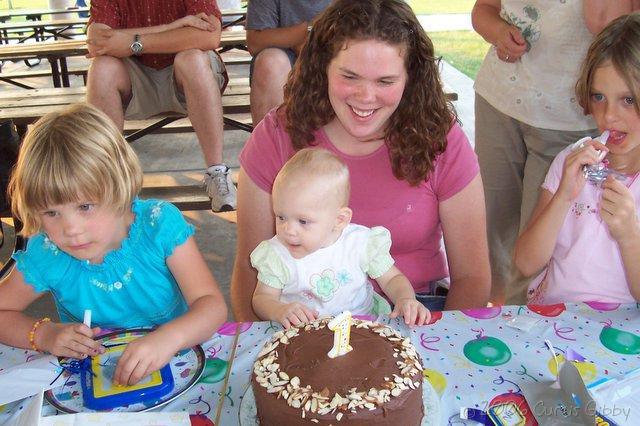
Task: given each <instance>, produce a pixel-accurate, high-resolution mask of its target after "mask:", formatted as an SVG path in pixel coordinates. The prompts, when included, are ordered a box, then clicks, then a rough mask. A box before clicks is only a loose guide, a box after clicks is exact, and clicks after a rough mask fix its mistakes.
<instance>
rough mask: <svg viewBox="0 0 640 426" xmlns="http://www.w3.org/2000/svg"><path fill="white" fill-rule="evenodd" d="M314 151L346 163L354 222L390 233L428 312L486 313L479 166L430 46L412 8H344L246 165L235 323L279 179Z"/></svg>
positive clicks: (366, 4) (371, 4)
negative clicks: (293, 161)
mask: <svg viewBox="0 0 640 426" xmlns="http://www.w3.org/2000/svg"><path fill="white" fill-rule="evenodd" d="M306 146H318V147H322V148H324V149H328V150H330V151H331V152H333V153H335V154H336V155H337V156H339V157H340V158H341V159H342V160H343V161H344V162H345V163H346V164H347V166H348V167H349V172H350V176H351V178H350V183H351V199H350V203H349V207H350V208H351V209H352V210H353V222H354V223H358V224H362V225H365V226H376V225H382V226H384V227H386V228H387V229H389V230H390V232H391V237H392V241H393V245H392V247H391V255H392V256H393V258H394V259H395V261H396V265H397V266H398V268H399V269H400V270H401V271H402V272H403V273H404V274H405V275H406V276H407V277H408V278H409V280H410V281H411V283H412V285H413V287H414V289H415V291H416V293H418V296H422V298H423V299H424V300H425V302H424V303H425V305H427V307H429V308H431V309H434V308H435V309H436V310H437V309H442V308H443V307H446V308H447V309H461V308H467V307H479V306H485V305H486V302H487V300H488V297H489V290H490V272H489V261H488V254H487V242H486V231H485V210H484V195H483V192H482V182H481V180H480V175H479V168H478V162H477V158H476V156H475V154H474V152H473V150H472V149H471V146H470V145H469V143H468V141H467V138H466V136H465V135H464V133H463V132H462V130H461V129H460V127H459V125H458V124H457V122H456V115H455V112H454V110H453V107H452V105H451V104H450V103H449V102H448V101H447V99H446V97H445V94H444V92H443V90H442V83H441V81H440V77H439V73H438V59H437V58H435V57H434V51H433V45H432V43H431V41H430V40H429V38H428V37H427V36H426V34H425V32H424V30H423V29H422V27H421V26H420V23H419V22H418V20H417V19H416V17H415V15H414V14H413V12H412V11H411V9H410V7H409V6H407V4H406V3H405V2H404V1H401V0H374V1H371V0H338V1H336V2H334V3H333V4H332V5H331V6H330V7H329V8H328V9H326V10H325V12H324V13H323V14H322V15H320V17H319V19H318V20H317V21H316V22H315V24H314V26H313V29H312V30H311V31H310V33H309V38H308V40H307V44H306V45H305V46H304V47H303V49H302V52H301V54H300V57H299V59H298V62H297V63H296V66H295V68H294V70H293V72H292V74H291V75H290V77H289V81H288V83H287V85H286V87H285V100H284V103H283V105H282V106H281V107H279V108H278V109H275V110H272V111H271V112H270V113H269V114H267V115H266V116H265V118H264V119H263V120H262V121H261V122H260V123H259V124H258V125H257V126H256V129H255V130H254V132H253V134H252V135H251V137H250V139H249V141H248V142H247V144H246V146H245V148H244V150H243V151H242V154H241V156H240V163H241V165H242V168H241V170H240V176H239V182H238V246H237V252H236V262H235V265H234V273H233V278H232V284H231V300H232V306H233V310H234V315H235V318H236V320H238V321H247V320H251V319H255V318H256V317H255V314H254V313H253V311H252V309H251V297H252V294H253V291H254V289H255V286H256V282H257V281H256V271H255V270H254V269H253V268H252V267H251V265H250V263H249V254H250V253H251V251H252V250H253V249H254V248H255V247H256V246H257V245H258V243H260V242H261V241H263V240H266V239H269V238H271V237H272V236H273V235H274V225H273V223H274V220H273V213H272V210H271V201H270V193H271V188H272V185H273V181H274V179H275V176H276V174H277V173H278V171H279V170H280V168H281V167H282V166H283V165H284V163H285V162H286V161H287V160H288V159H289V158H290V157H291V156H293V154H294V153H295V152H296V151H297V150H299V149H301V148H304V147H306ZM442 237H444V246H445V247H444V248H446V251H447V256H446V257H445V255H444V250H443V248H442V246H441V240H442ZM448 277H449V278H450V282H451V285H450V289H449V293H448V296H447V298H446V304H444V303H439V305H438V303H435V304H434V303H433V302H434V301H433V298H432V297H430V296H431V294H432V293H433V291H434V289H435V287H436V284H437V283H439V282H441V281H442V280H443V279H446V278H448ZM443 301H444V300H443Z"/></svg>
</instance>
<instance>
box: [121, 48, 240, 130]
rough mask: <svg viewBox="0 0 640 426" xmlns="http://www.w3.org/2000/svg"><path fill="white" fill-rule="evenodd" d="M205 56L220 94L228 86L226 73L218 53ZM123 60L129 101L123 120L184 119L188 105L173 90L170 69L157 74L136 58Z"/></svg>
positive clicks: (171, 71)
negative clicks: (168, 116)
mask: <svg viewBox="0 0 640 426" xmlns="http://www.w3.org/2000/svg"><path fill="white" fill-rule="evenodd" d="M208 53H209V61H210V64H211V70H212V71H213V76H214V78H215V80H216V81H217V82H218V87H219V88H220V92H221V93H222V92H223V91H224V88H225V87H226V85H227V82H228V76H227V70H226V68H225V66H224V62H222V59H221V58H220V55H218V53H217V52H215V51H213V50H210V51H209V52H208ZM123 60H124V62H125V64H126V65H127V68H128V70H129V78H130V79H131V101H129V105H127V107H126V110H125V113H124V117H125V118H126V119H128V120H142V119H145V118H149V117H153V116H154V115H158V114H161V113H164V112H177V113H180V114H184V115H187V102H186V99H185V97H184V94H183V93H181V92H180V91H179V90H178V87H177V86H176V81H175V79H174V76H173V65H170V66H168V67H166V68H163V69H161V70H157V69H155V68H151V67H147V66H145V65H142V64H141V63H140V61H138V60H136V59H135V58H124V59H123Z"/></svg>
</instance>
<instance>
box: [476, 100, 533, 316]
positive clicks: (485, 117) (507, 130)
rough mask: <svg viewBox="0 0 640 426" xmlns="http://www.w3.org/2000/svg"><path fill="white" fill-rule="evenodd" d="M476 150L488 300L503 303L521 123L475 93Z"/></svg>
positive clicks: (516, 217) (518, 181)
mask: <svg viewBox="0 0 640 426" xmlns="http://www.w3.org/2000/svg"><path fill="white" fill-rule="evenodd" d="M475 119H476V148H475V149H476V153H477V154H478V161H479V163H480V172H481V174H482V183H483V185H484V196H485V203H486V209H487V238H488V243H489V259H490V263H491V276H492V280H491V284H492V285H491V298H490V300H491V302H492V303H494V304H500V305H501V304H504V301H505V289H506V287H507V286H508V285H509V283H510V281H511V277H512V256H513V247H514V245H515V241H516V238H517V236H518V230H519V229H520V206H521V204H522V179H523V173H524V164H525V161H526V154H527V152H526V147H525V145H524V142H523V140H522V133H521V130H520V122H519V121H517V120H514V119H513V118H511V117H509V116H508V115H506V114H503V113H501V112H500V111H498V110H496V109H495V108H493V107H492V106H491V105H489V103H488V102H487V101H486V100H484V99H483V98H482V97H481V96H479V95H477V94H476V100H475Z"/></svg>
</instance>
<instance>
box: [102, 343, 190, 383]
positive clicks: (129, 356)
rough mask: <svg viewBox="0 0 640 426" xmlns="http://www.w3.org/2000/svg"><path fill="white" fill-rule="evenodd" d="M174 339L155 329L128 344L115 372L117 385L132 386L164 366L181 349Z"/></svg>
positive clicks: (114, 380) (114, 378) (114, 381)
mask: <svg viewBox="0 0 640 426" xmlns="http://www.w3.org/2000/svg"><path fill="white" fill-rule="evenodd" d="M179 349H180V348H179V347H176V346H175V345H174V344H173V341H172V339H169V338H166V337H165V336H163V335H162V334H161V333H160V332H158V331H154V332H152V333H149V334H147V335H146V336H143V337H140V338H139V339H136V340H134V341H133V342H131V343H129V344H128V345H127V348H126V349H125V351H124V353H123V354H122V356H121V357H120V360H119V361H118V365H117V366H116V371H115V373H114V374H113V383H114V384H116V385H118V384H119V385H124V386H131V385H134V384H136V383H138V382H139V381H140V380H141V379H142V378H143V377H145V376H147V375H149V374H151V373H153V372H154V371H157V370H159V369H160V368H162V367H164V366H165V365H166V364H167V363H169V361H170V360H171V358H173V356H174V355H175V353H176V352H177V351H178V350H179Z"/></svg>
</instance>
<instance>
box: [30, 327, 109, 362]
mask: <svg viewBox="0 0 640 426" xmlns="http://www.w3.org/2000/svg"><path fill="white" fill-rule="evenodd" d="M99 332H100V327H94V328H92V329H91V328H89V327H87V326H86V325H84V324H77V323H74V324H61V323H53V322H44V323H42V324H40V326H39V327H38V328H37V329H36V334H35V339H34V343H35V345H36V347H37V348H38V349H40V350H43V351H46V352H49V353H51V354H52V355H55V356H61V357H67V358H77V359H83V358H86V357H87V356H88V355H89V356H94V355H98V354H101V353H104V351H105V349H104V347H103V346H102V345H101V344H100V343H98V342H96V341H95V340H93V337H94V336H95V335H97V334H98V333H99Z"/></svg>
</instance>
